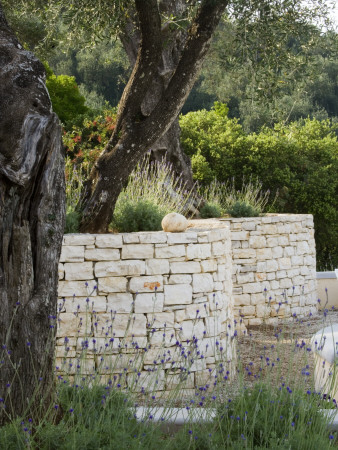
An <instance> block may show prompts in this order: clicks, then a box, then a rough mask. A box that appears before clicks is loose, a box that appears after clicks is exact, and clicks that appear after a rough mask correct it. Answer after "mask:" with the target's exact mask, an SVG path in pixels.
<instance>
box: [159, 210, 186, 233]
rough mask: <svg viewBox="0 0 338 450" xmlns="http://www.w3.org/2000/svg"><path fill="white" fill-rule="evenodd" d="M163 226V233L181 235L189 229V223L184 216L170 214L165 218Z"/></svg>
mask: <svg viewBox="0 0 338 450" xmlns="http://www.w3.org/2000/svg"><path fill="white" fill-rule="evenodd" d="M161 225H162V228H163V231H166V232H171V233H180V232H182V231H185V230H186V229H187V227H188V221H187V219H186V218H185V217H184V216H182V214H178V213H169V214H167V215H166V216H164V217H163V219H162V223H161Z"/></svg>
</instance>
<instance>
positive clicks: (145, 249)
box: [121, 244, 154, 259]
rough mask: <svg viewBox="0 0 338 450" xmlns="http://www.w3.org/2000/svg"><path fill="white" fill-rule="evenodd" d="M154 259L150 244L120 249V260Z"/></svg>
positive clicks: (131, 245)
mask: <svg viewBox="0 0 338 450" xmlns="http://www.w3.org/2000/svg"><path fill="white" fill-rule="evenodd" d="M153 257H154V246H153V245H152V244H128V245H124V246H123V247H122V253H121V259H148V258H153Z"/></svg>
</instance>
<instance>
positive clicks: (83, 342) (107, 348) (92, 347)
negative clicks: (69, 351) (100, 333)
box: [76, 337, 120, 354]
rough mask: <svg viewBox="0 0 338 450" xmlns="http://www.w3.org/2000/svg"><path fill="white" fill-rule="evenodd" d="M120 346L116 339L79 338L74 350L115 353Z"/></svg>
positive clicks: (118, 340)
mask: <svg viewBox="0 0 338 450" xmlns="http://www.w3.org/2000/svg"><path fill="white" fill-rule="evenodd" d="M119 344H120V339H118V338H113V339H112V338H105V337H102V338H93V337H90V338H87V337H80V338H78V339H77V343H76V349H77V350H84V351H86V352H88V353H97V354H102V353H114V352H116V351H117V349H118V347H119Z"/></svg>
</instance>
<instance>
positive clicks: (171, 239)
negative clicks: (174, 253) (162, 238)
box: [167, 231, 198, 245]
mask: <svg viewBox="0 0 338 450" xmlns="http://www.w3.org/2000/svg"><path fill="white" fill-rule="evenodd" d="M167 239H168V244H170V245H171V244H194V243H197V241H198V237H197V233H196V232H195V231H188V232H186V233H168V235H167Z"/></svg>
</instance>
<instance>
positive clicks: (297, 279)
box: [292, 275, 305, 286]
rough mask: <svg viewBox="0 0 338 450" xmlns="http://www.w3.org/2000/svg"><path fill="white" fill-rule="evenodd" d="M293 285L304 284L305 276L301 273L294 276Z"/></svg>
mask: <svg viewBox="0 0 338 450" xmlns="http://www.w3.org/2000/svg"><path fill="white" fill-rule="evenodd" d="M292 284H293V286H303V285H304V284H305V278H304V277H302V276H301V275H298V276H296V277H293V278H292Z"/></svg>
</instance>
